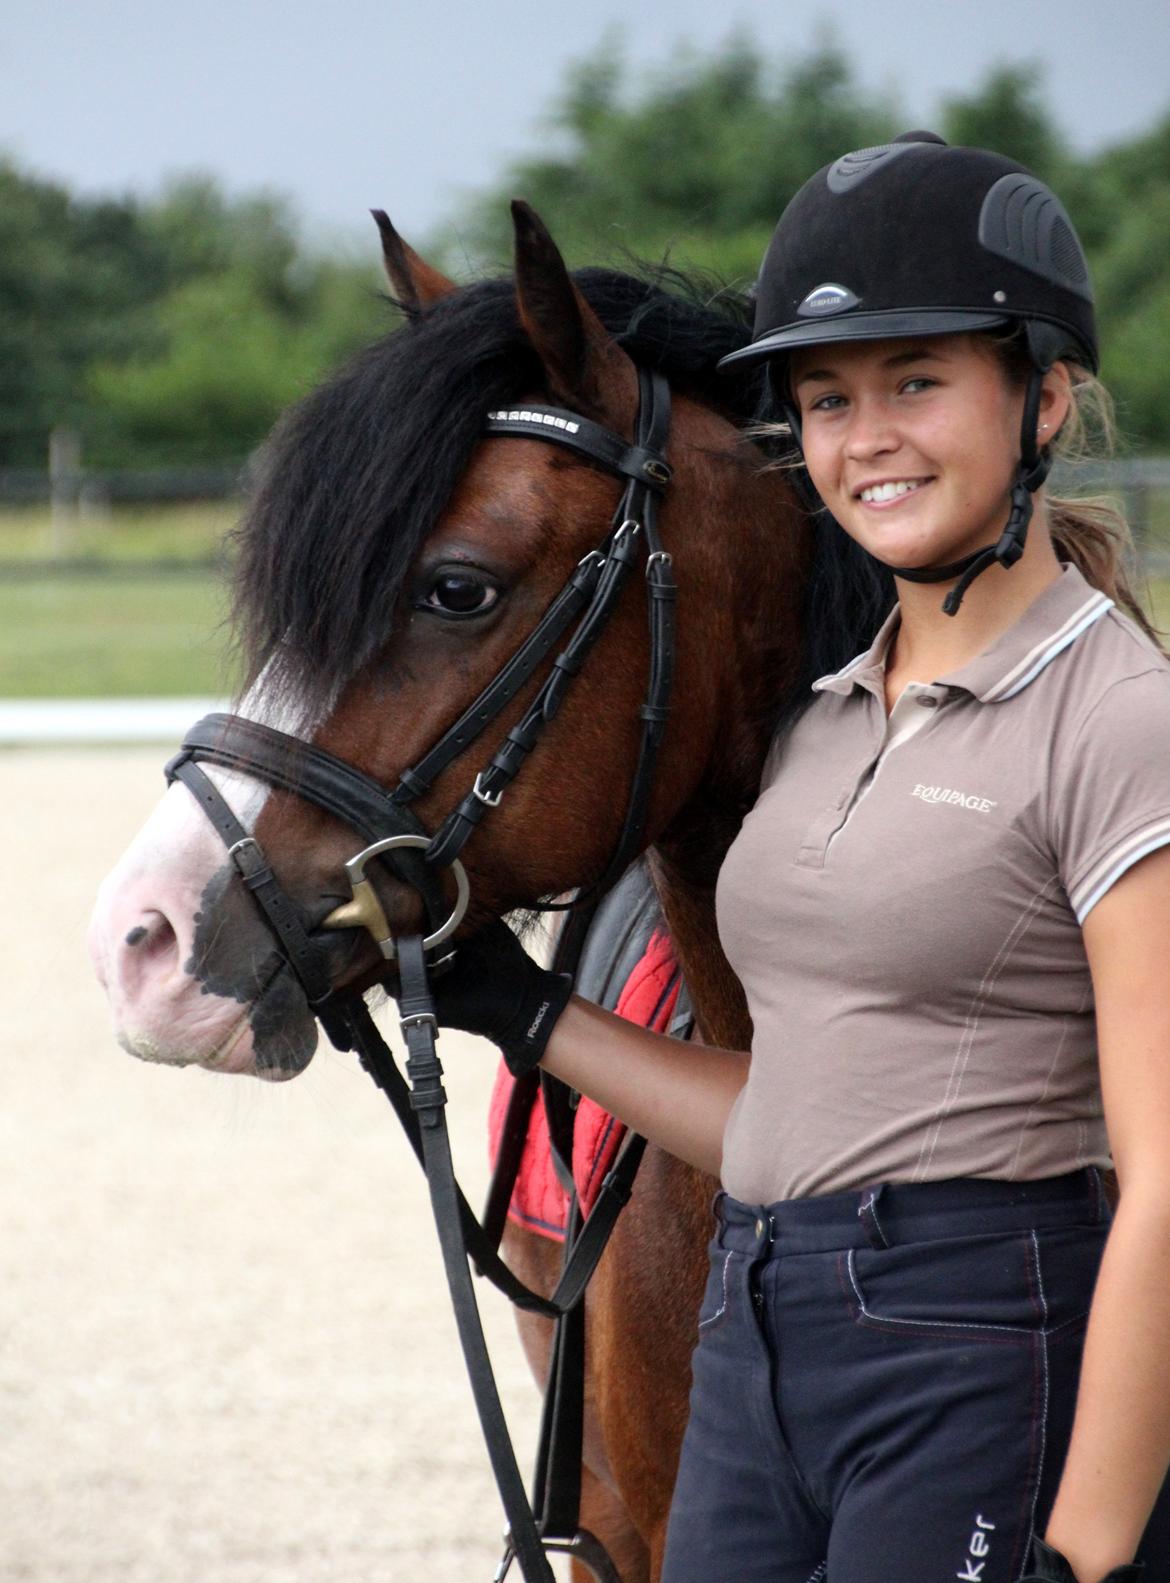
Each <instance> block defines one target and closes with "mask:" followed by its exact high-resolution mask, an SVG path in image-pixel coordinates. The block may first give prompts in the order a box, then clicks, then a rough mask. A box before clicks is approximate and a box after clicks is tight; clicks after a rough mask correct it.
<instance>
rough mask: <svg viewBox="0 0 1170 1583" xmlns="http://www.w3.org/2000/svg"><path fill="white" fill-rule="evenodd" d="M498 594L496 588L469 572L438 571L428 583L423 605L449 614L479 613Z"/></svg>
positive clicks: (487, 608)
mask: <svg viewBox="0 0 1170 1583" xmlns="http://www.w3.org/2000/svg"><path fill="white" fill-rule="evenodd" d="M499 597H500V591H499V589H498V588H494V587H493V586H492V584H491V583H488V582H485V581H484V579H483V578H482V577H480V576H477V575H476V574H475V573H473V572H442V573H441V574H440V575H439V576H438V577H436V578H435V580H434V582H433V583H432V584H431V590H430V592H429V593H428V594H427V596H426V598H425V599H424V600H423V606H424V608H425V609H427V610H441V611H444V612H446V613H447V614H448V615H452V616H479V615H483V614H484V613H485V612H486V611H488V610H490V609H491V608H492V606H493V605H494V604H495V602H496V600H497V599H498V598H499Z"/></svg>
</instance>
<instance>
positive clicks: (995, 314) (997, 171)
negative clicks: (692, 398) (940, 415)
mask: <svg viewBox="0 0 1170 1583" xmlns="http://www.w3.org/2000/svg"><path fill="white" fill-rule="evenodd" d="M1013 324H1021V325H1024V326H1036V327H1040V326H1043V327H1044V328H1043V330H1042V331H1041V332H1040V334H1039V335H1037V336H1036V337H1035V344H1034V356H1035V357H1036V358H1037V360H1038V361H1043V366H1044V367H1045V368H1048V367H1050V366H1051V364H1052V363H1053V362H1054V361H1055V360H1056V358H1057V357H1060V356H1068V357H1070V358H1072V359H1073V360H1074V361H1076V362H1077V363H1080V364H1082V365H1084V366H1085V367H1087V368H1089V369H1091V370H1093V371H1094V372H1095V371H1096V368H1097V330H1096V324H1095V321H1094V315H1093V288H1092V285H1091V283H1090V280H1089V269H1088V265H1087V264H1086V262H1085V255H1084V252H1083V251H1082V249H1081V244H1080V242H1079V241H1078V240H1077V234H1076V231H1075V230H1074V229H1073V225H1072V221H1071V220H1070V219H1069V217H1068V214H1067V213H1066V212H1065V209H1064V206H1063V204H1062V203H1061V202H1060V200H1059V198H1057V196H1056V194H1055V193H1053V192H1052V191H1051V190H1050V189H1049V188H1048V187H1046V186H1045V185H1044V183H1043V182H1041V181H1038V180H1037V179H1036V177H1035V176H1033V175H1031V174H1030V173H1029V172H1028V171H1027V170H1025V169H1024V167H1023V166H1022V165H1017V164H1016V163H1015V161H1014V160H1010V159H1005V158H1004V157H1003V155H1001V154H994V153H992V152H991V151H990V150H988V149H981V148H951V147H949V146H948V145H947V144H945V143H944V142H943V141H942V140H941V139H940V138H938V137H936V136H935V135H934V134H933V133H931V132H907V133H904V134H903V135H902V137H900V138H896V139H895V140H894V142H892V143H886V144H883V145H882V146H881V147H879V148H863V149H858V150H857V151H856V152H854V153H852V154H845V155H843V156H842V158H840V159H838V160H836V161H834V163H833V164H831V165H826V166H825V167H824V169H823V170H820V171H818V172H817V174H816V175H815V176H813V177H812V178H811V180H809V181H807V182H805V184H804V186H803V187H802V188H801V189H800V191H799V192H798V193H797V194H796V196H795V198H793V200H792V202H791V203H790V204H789V205H788V207H787V208H786V209H785V211H784V213H783V214H782V215H781V217H780V223H779V224H778V225H777V227H776V231H775V234H774V236H773V237H772V242H771V245H770V246H769V248H768V251H767V253H766V254H765V255H764V262H763V266H762V268H761V270H760V277H759V281H758V283H757V287H756V312H755V326H754V330H753V335H752V341H751V344H750V345H749V346H746V347H744V348H742V350H740V351H738V352H732V353H731V354H730V356H728V357H725V358H724V359H723V365H727V364H730V363H740V362H755V361H758V360H760V359H761V358H769V357H775V356H776V355H777V354H782V353H784V352H785V351H788V350H791V349H792V348H793V347H797V346H816V345H820V344H823V343H825V342H828V341H855V340H857V341H859V340H879V339H887V338H890V339H893V338H896V337H900V336H910V335H914V336H918V335H952V334H955V333H956V332H958V331H963V330H984V329H994V328H996V327H1004V326H1011V325H1013ZM1030 344H1032V342H1031V341H1030Z"/></svg>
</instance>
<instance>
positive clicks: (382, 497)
mask: <svg viewBox="0 0 1170 1583" xmlns="http://www.w3.org/2000/svg"><path fill="white" fill-rule="evenodd" d="M574 279H575V280H576V282H577V285H578V286H579V287H580V289H581V291H582V292H583V294H584V295H585V297H586V298H587V299H588V301H589V303H590V304H591V306H592V307H593V309H594V311H595V312H596V313H597V315H598V317H599V318H600V319H601V321H602V323H603V324H604V325H605V326H606V328H607V329H608V330H609V331H610V333H611V334H613V335H614V336H615V337H616V339H617V340H618V341H619V342H620V344H621V345H622V346H623V347H625V349H626V350H627V351H628V352H629V354H630V356H631V357H632V358H633V359H634V360H635V361H636V362H639V363H642V364H644V365H645V366H647V367H649V368H654V369H658V370H660V371H661V372H662V373H663V374H664V375H665V376H666V378H667V379H668V380H669V381H670V383H671V384H672V385H673V386H674V387H675V388H676V389H679V390H682V391H686V392H687V393H689V394H691V395H693V396H694V397H696V398H697V399H699V400H701V401H703V402H704V403H706V404H707V405H709V406H713V407H716V408H717V409H719V410H721V411H723V412H724V413H725V414H726V415H727V416H728V418H729V419H730V420H731V421H732V422H734V423H737V424H739V425H741V426H746V425H747V424H748V423H750V422H752V421H753V420H754V419H757V418H759V417H760V416H761V415H766V402H767V392H766V385H765V381H764V379H763V377H762V375H761V373H760V371H759V368H758V367H752V368H749V369H748V370H746V371H745V372H744V373H742V374H740V375H738V377H736V376H733V377H731V378H728V377H726V376H724V375H721V374H718V373H717V372H716V368H715V365H716V363H717V362H718V360H719V358H720V357H722V356H723V355H724V354H725V353H727V352H730V351H733V350H735V349H736V348H737V347H739V346H742V345H743V344H744V343H745V342H746V341H747V339H748V338H749V335H750V314H749V307H748V304H747V302H746V300H745V299H744V298H741V297H738V296H736V295H734V294H732V293H729V292H725V291H721V292H717V293H715V294H714V295H712V293H711V291H710V288H709V286H706V285H700V284H697V283H695V282H692V281H689V280H687V279H686V278H685V277H683V276H681V275H679V274H678V273H676V272H674V271H667V270H657V271H654V272H652V273H650V274H649V276H648V277H647V278H639V277H638V276H635V275H632V274H626V273H622V272H619V271H616V270H610V269H586V270H581V271H578V272H576V273H575V275H574ZM541 384H542V378H541V369H540V365H539V362H538V360H537V358H536V355H535V353H534V352H533V350H532V348H531V346H530V345H529V343H528V341H527V339H526V337H525V336H524V334H523V332H522V330H521V328H520V323H519V318H518V314H517V310H516V302H515V289H514V286H513V283H512V281H511V280H509V279H501V280H490V281H484V282H481V283H480V284H477V285H473V286H468V287H466V288H464V289H463V290H461V291H459V292H457V293H454V294H453V295H451V296H450V297H447V298H444V299H443V300H441V301H440V302H438V303H436V304H435V305H434V306H433V307H431V308H430V309H428V310H426V311H425V312H423V313H421V314H419V315H418V316H417V317H416V318H414V319H412V320H410V321H408V322H407V323H406V324H405V325H403V326H402V327H401V328H399V329H397V330H395V331H393V332H392V333H391V334H389V335H386V336H384V337H383V338H382V339H380V340H378V341H376V342H374V344H373V345H371V346H369V347H368V348H366V349H365V350H364V351H363V352H361V353H359V354H358V355H357V356H356V357H355V358H354V359H353V360H352V361H351V362H350V363H348V364H347V365H346V366H345V367H343V368H342V369H341V370H340V371H339V372H338V373H336V374H335V375H333V377H332V378H330V379H329V380H327V381H326V382H325V383H324V384H322V385H321V386H319V387H318V388H317V389H316V390H314V391H312V392H311V393H310V394H309V395H308V396H306V397H305V398H304V399H303V400H302V401H301V402H299V403H298V404H297V405H296V406H295V407H293V408H291V409H290V410H289V412H287V413H286V414H285V416H284V417H283V418H282V419H281V421H280V422H279V423H278V424H277V426H276V428H275V430H274V431H273V433H272V435H271V437H270V438H269V440H268V442H267V445H266V446H265V448H264V452H263V455H262V457H261V462H260V469H259V483H258V487H257V490H256V492H255V495H254V498H253V501H252V504H251V506H250V509H249V511H248V513H247V515H246V516H245V518H244V521H243V523H242V524H241V527H240V529H239V532H238V535H237V548H238V558H237V569H236V575H235V599H234V607H235V615H236V621H237V631H238V633H239V635H240V641H241V643H242V646H243V649H244V653H245V657H246V660H247V664H248V668H249V671H250V674H251V675H252V676H254V675H255V674H256V673H257V672H258V671H259V669H260V668H261V667H263V666H264V665H265V664H266V663H267V662H268V661H269V660H270V659H272V658H273V657H274V656H275V657H277V658H278V659H279V662H280V664H279V670H280V673H281V675H282V676H283V677H284V678H285V679H286V680H287V681H288V682H290V683H292V684H294V685H295V687H296V691H297V693H298V695H299V696H300V697H301V699H302V700H304V701H305V702H306V703H307V704H308V705H309V706H310V707H312V705H314V704H320V703H324V702H326V701H327V700H328V699H329V698H330V697H331V696H332V695H333V694H334V693H335V692H336V690H337V688H338V687H339V686H340V685H341V684H342V683H343V682H344V681H345V680H346V679H347V677H348V676H350V675H352V674H353V672H354V671H355V670H356V669H357V668H358V667H360V666H361V665H362V664H363V663H364V662H366V661H367V660H369V659H370V658H372V656H373V655H374V654H375V653H376V652H377V651H378V650H379V649H380V648H381V647H382V646H383V645H384V644H385V642H386V640H387V638H388V637H389V634H390V630H391V620H392V616H393V613H394V611H395V610H396V609H397V607H398V604H399V600H400V596H401V593H402V586H403V582H404V580H405V577H406V574H407V571H408V569H409V567H410V565H411V564H412V562H413V560H414V558H415V555H416V554H417V552H418V549H419V548H420V546H421V545H422V543H423V541H424V540H425V539H426V537H427V535H428V534H429V533H430V531H431V530H432V528H433V527H434V524H435V523H436V521H437V520H438V518H439V516H440V515H441V513H442V511H443V508H444V506H445V505H446V502H447V501H448V499H449V498H450V496H451V494H452V493H453V491H454V489H455V486H456V484H457V482H458V480H459V477H460V475H461V473H462V472H463V469H464V467H465V466H466V464H467V461H468V458H469V457H470V454H471V451H472V449H473V447H474V446H475V444H476V441H477V439H478V438H479V436H480V433H481V429H482V424H483V418H484V414H485V413H486V412H487V411H488V410H489V409H490V408H492V407H496V406H502V405H506V404H507V403H509V402H511V401H514V400H516V399H517V398H519V397H520V396H521V395H523V394H524V393H526V392H529V391H531V390H533V389H535V388H539V387H540V385H541ZM841 541H844V542H841ZM818 564H819V566H820V569H821V574H822V575H821V576H820V577H819V578H814V580H813V588H812V589H811V590H810V592H812V593H814V594H816V599H815V603H816V605H817V606H819V609H817V610H816V611H815V612H814V611H812V610H810V616H812V617H813V625H812V626H811V627H810V633H812V634H813V635H814V638H813V642H812V644H811V646H810V653H809V655H808V656H807V659H808V666H807V667H806V668H807V669H808V671H809V674H810V675H812V676H815V675H817V674H820V673H821V672H822V671H823V670H827V669H831V668H834V667H835V666H837V665H840V664H841V663H843V662H844V660H845V659H847V658H849V657H850V655H851V654H852V653H854V652H856V649H857V647H858V638H859V637H860V636H862V635H863V634H864V633H865V631H866V629H867V628H868V626H870V625H871V624H872V619H873V615H874V612H875V611H877V612H878V613H880V610H881V608H882V604H883V602H884V603H888V599H884V596H883V595H882V594H880V593H879V592H878V590H877V580H876V579H875V577H874V574H873V573H872V572H871V571H869V563H868V562H865V563H864V564H863V558H861V557H860V556H859V555H856V554H851V553H850V546H849V541H847V540H845V536H844V535H843V534H841V533H840V532H839V531H834V532H833V533H832V534H831V535H827V536H825V543H824V546H823V553H822V555H820V556H818ZM826 572H827V573H828V574H829V575H828V576H827V579H826V577H825V576H824V574H825V573H826ZM818 584H820V585H821V586H820V588H819V593H818V592H817V588H818ZM875 595H876V598H875ZM862 623H864V625H862ZM805 691H806V690H805Z"/></svg>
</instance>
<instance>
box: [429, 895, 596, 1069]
mask: <svg viewBox="0 0 1170 1583" xmlns="http://www.w3.org/2000/svg"><path fill="white" fill-rule="evenodd" d="M572 992H573V981H572V979H571V978H570V977H569V975H568V974H567V973H550V972H548V971H547V969H545V968H543V967H540V966H539V965H538V964H537V963H536V962H534V961H533V960H532V958H531V957H530V956H529V955H528V952H527V951H525V949H524V947H523V946H522V945H521V944H520V942H519V940H517V938H516V936H515V935H514V934H513V933H512V931H511V929H509V928H508V925H507V924H506V923H504V922H503V920H502V919H497V920H496V921H495V922H494V923H490V924H488V926H487V928H486V929H481V930H480V932H479V933H478V934H473V935H469V936H468V938H467V939H466V940H461V941H460V942H459V943H458V945H457V946H456V948H455V960H454V961H453V962H452V963H451V966H450V968H449V969H448V971H447V972H446V973H444V974H442V975H441V976H439V977H436V978H435V979H433V981H432V983H431V994H432V997H433V999H434V1002H435V1015H436V1016H437V1017H438V1019H439V1025H440V1027H444V1028H462V1029H463V1030H464V1032H465V1033H479V1034H482V1035H483V1036H484V1038H486V1039H490V1040H491V1041H492V1043H493V1044H495V1045H498V1046H499V1049H500V1050H501V1052H502V1053H503V1057H504V1062H505V1064H506V1065H507V1067H508V1070H509V1071H510V1072H512V1073H513V1074H514V1075H515V1076H517V1077H520V1076H522V1075H523V1073H525V1072H529V1071H531V1070H532V1068H533V1067H534V1066H537V1065H539V1063H540V1059H541V1057H542V1056H543V1054H544V1051H545V1047H546V1045H547V1044H548V1040H549V1035H550V1034H551V1033H552V1031H553V1027H554V1025H555V1024H556V1020H557V1018H558V1017H559V1016H560V1014H561V1012H562V1011H564V1009H565V1004H566V1002H567V1001H568V999H569V996H570V995H571V994H572Z"/></svg>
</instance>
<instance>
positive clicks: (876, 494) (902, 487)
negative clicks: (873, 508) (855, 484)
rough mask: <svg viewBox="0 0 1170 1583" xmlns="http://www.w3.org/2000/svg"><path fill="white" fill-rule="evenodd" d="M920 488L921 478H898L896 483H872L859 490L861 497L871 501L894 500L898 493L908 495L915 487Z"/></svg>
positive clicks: (868, 501)
mask: <svg viewBox="0 0 1170 1583" xmlns="http://www.w3.org/2000/svg"><path fill="white" fill-rule="evenodd" d="M921 488H922V480H921V479H917V478H900V479H899V480H898V481H897V483H892V484H872V485H871V486H870V487H869V488H868V489H863V490H862V491H861V498H862V500H864V501H866V502H867V503H873V502H875V501H878V500H896V499H897V498H898V496H899V495H910V494H913V492H914V491H915V490H916V489H921Z"/></svg>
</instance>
